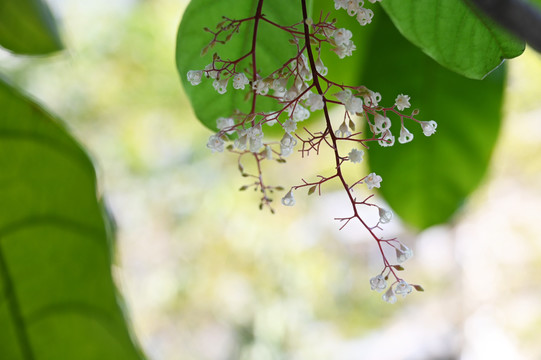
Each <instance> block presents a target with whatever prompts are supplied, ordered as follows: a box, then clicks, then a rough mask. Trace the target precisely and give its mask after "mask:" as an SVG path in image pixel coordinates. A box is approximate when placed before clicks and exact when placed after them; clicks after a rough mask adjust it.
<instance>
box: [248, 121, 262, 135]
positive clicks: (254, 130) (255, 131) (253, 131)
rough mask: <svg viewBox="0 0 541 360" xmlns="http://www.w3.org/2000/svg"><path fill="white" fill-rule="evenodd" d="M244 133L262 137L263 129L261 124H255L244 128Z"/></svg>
mask: <svg viewBox="0 0 541 360" xmlns="http://www.w3.org/2000/svg"><path fill="white" fill-rule="evenodd" d="M246 134H247V135H248V137H250V138H256V137H263V129H262V128H261V124H257V125H256V126H253V127H251V128H249V129H248V130H246Z"/></svg>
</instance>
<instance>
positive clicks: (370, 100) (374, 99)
mask: <svg viewBox="0 0 541 360" xmlns="http://www.w3.org/2000/svg"><path fill="white" fill-rule="evenodd" d="M363 97H364V103H365V104H370V106H378V104H379V102H380V101H381V94H380V93H379V92H374V91H372V90H369V94H366V95H363Z"/></svg>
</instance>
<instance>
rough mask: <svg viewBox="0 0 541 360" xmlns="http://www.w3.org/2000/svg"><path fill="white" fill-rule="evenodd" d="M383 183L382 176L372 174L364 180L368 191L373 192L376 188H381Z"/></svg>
mask: <svg viewBox="0 0 541 360" xmlns="http://www.w3.org/2000/svg"><path fill="white" fill-rule="evenodd" d="M381 181H382V178H381V176H379V175H377V174H376V173H370V174H368V175H367V176H366V177H365V178H364V183H365V184H366V186H368V190H372V189H373V188H375V187H377V188H379V187H380V186H381V185H380V183H381Z"/></svg>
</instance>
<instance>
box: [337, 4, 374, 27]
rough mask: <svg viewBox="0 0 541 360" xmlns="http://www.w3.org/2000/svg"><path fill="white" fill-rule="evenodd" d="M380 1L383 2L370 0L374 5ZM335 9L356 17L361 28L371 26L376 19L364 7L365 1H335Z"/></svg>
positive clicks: (372, 13) (370, 11)
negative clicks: (343, 10)
mask: <svg viewBox="0 0 541 360" xmlns="http://www.w3.org/2000/svg"><path fill="white" fill-rule="evenodd" d="M378 1H381V0H370V2H371V3H372V4H373V3H375V2H378ZM334 8H335V9H336V10H340V9H345V10H346V11H347V13H348V15H349V16H356V17H357V21H358V22H359V24H360V25H361V26H365V25H367V24H370V23H371V22H372V18H373V17H374V12H373V11H372V10H370V9H367V8H365V7H364V1H363V0H334Z"/></svg>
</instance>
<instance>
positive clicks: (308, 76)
mask: <svg viewBox="0 0 541 360" xmlns="http://www.w3.org/2000/svg"><path fill="white" fill-rule="evenodd" d="M299 74H300V75H301V77H302V79H303V80H304V81H310V80H312V71H311V70H310V68H309V67H305V68H302V69H300V70H299Z"/></svg>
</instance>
